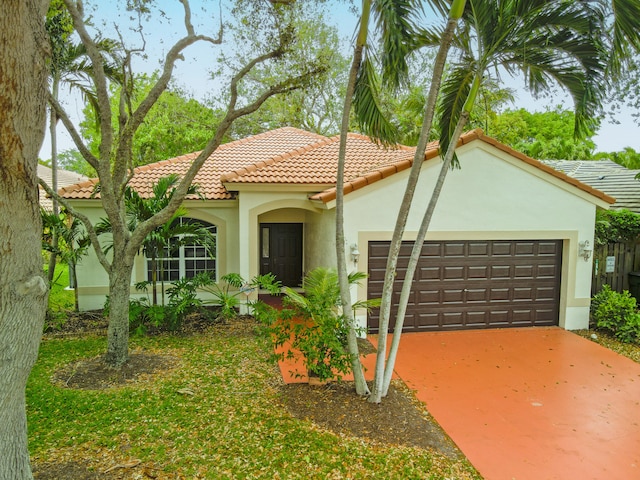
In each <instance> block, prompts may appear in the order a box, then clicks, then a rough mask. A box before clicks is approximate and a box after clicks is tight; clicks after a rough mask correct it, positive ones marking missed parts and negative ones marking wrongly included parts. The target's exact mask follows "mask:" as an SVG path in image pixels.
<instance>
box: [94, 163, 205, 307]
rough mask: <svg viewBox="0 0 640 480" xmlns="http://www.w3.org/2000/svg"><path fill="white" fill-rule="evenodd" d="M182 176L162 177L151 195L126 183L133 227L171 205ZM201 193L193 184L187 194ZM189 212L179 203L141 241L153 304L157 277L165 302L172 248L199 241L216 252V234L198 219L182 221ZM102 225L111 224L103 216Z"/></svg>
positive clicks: (128, 209)
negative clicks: (168, 256) (166, 266)
mask: <svg viewBox="0 0 640 480" xmlns="http://www.w3.org/2000/svg"><path fill="white" fill-rule="evenodd" d="M179 181H180V177H179V176H178V175H176V174H170V175H168V176H166V177H162V178H161V179H159V180H158V182H157V183H156V184H155V185H153V187H152V196H151V197H149V198H144V197H142V196H141V195H140V194H139V193H138V192H137V191H135V190H134V189H133V188H131V187H129V186H127V189H126V191H125V208H126V209H127V216H128V219H129V220H128V225H129V229H130V230H131V231H134V230H135V229H136V228H137V227H138V225H139V224H141V223H142V222H145V221H147V220H149V219H150V218H152V217H153V216H154V215H156V214H157V213H159V212H160V211H162V209H164V208H166V207H167V205H169V202H170V201H171V199H172V198H173V196H174V194H175V192H176V185H177V184H178V182H179ZM197 193H198V186H197V185H190V186H189V189H188V190H187V195H194V194H197ZM186 214H187V210H186V208H185V207H184V206H182V205H181V206H180V207H178V209H177V210H176V211H175V212H174V214H173V215H172V216H171V218H170V219H169V220H168V221H167V222H165V223H163V224H162V225H159V226H157V227H156V228H154V229H153V230H152V231H151V232H149V234H147V236H146V237H145V239H144V241H143V242H142V251H143V253H144V254H145V257H146V258H147V259H148V260H149V262H150V269H149V270H150V272H151V280H150V281H151V285H152V291H153V297H152V300H153V305H157V304H158V288H157V284H158V278H159V279H160V281H161V284H162V291H161V298H162V303H163V304H164V281H165V275H164V268H163V266H164V259H165V258H166V257H165V255H166V254H167V253H168V252H169V251H170V250H172V249H176V248H180V247H181V246H182V245H187V244H193V243H196V244H199V245H202V246H204V247H205V248H206V250H207V252H208V254H209V255H211V256H212V257H213V255H215V251H216V250H215V236H214V235H212V233H211V232H210V231H209V230H208V229H207V228H205V227H204V226H203V225H202V224H200V223H198V222H197V221H189V222H186V221H181V220H180V219H181V217H184V216H185V215H186ZM103 222H104V223H103V225H108V224H109V222H108V219H104V220H103Z"/></svg>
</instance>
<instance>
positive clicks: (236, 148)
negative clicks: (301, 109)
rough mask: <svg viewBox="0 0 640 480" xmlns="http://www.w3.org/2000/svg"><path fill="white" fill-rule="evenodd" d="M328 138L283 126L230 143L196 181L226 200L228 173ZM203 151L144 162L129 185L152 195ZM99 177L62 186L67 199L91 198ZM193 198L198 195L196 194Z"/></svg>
mask: <svg viewBox="0 0 640 480" xmlns="http://www.w3.org/2000/svg"><path fill="white" fill-rule="evenodd" d="M325 140H326V137H323V136H321V135H317V134H315V133H311V132H305V131H303V130H299V129H297V128H292V127H284V128H279V129H277V130H271V131H269V132H265V133H261V134H259V135H254V136H251V137H247V138H244V139H242V140H236V141H234V142H229V143H226V144H224V145H221V146H220V147H218V149H217V150H216V151H215V152H214V153H213V154H212V155H211V156H210V157H209V158H208V159H207V161H206V162H205V163H204V165H203V166H202V168H201V169H200V171H199V172H198V175H196V178H195V180H194V183H195V184H197V185H199V186H200V194H201V195H203V196H204V197H205V198H207V199H209V200H227V199H230V198H233V194H232V193H231V192H229V191H227V189H225V188H224V186H223V185H222V183H221V181H220V178H221V177H222V175H223V174H224V173H225V172H230V171H235V170H238V169H241V168H242V167H245V166H247V167H249V166H251V165H254V164H256V163H259V162H261V161H264V160H269V159H271V158H276V157H278V156H282V155H287V154H289V153H290V152H291V151H294V150H296V149H299V148H302V147H305V146H307V145H311V144H314V143H318V142H322V141H325ZM199 153H200V152H194V153H189V154H187V155H182V156H180V157H176V158H172V159H170V160H165V161H162V162H157V163H153V164H150V165H145V166H142V167H138V168H136V169H135V173H134V176H133V178H132V179H131V182H130V185H131V186H132V187H133V188H135V189H136V191H137V192H138V193H139V194H140V195H142V196H143V197H148V196H150V195H151V192H152V188H153V185H154V184H155V183H157V181H158V180H159V179H160V178H162V177H166V176H167V175H169V174H171V173H177V174H178V175H183V174H184V173H185V172H186V171H187V170H188V168H189V166H190V165H191V162H192V161H193V160H194V159H195V158H196V157H197V156H198V154H199ZM97 182H98V180H97V179H91V180H89V181H87V182H83V183H80V184H76V185H73V186H71V187H66V188H62V189H61V190H60V192H61V194H62V196H63V197H65V198H72V199H88V198H91V195H92V194H93V191H94V188H95V185H96V183H97ZM193 198H198V197H196V196H194V197H193Z"/></svg>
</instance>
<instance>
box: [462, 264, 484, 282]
mask: <svg viewBox="0 0 640 480" xmlns="http://www.w3.org/2000/svg"><path fill="white" fill-rule="evenodd" d="M467 278H480V279H484V280H486V279H487V278H489V267H487V266H473V265H472V266H469V267H467Z"/></svg>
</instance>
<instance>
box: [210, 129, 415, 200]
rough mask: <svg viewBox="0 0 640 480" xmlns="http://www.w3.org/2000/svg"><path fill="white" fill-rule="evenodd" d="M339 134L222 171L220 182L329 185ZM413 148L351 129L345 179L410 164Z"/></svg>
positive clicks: (336, 157) (334, 179)
mask: <svg viewBox="0 0 640 480" xmlns="http://www.w3.org/2000/svg"><path fill="white" fill-rule="evenodd" d="M339 146H340V137H332V138H328V139H326V140H324V141H321V142H317V143H315V144H313V145H307V146H306V147H303V148H299V149H297V150H295V151H292V152H290V153H289V154H287V155H281V156H278V157H275V158H271V159H269V160H268V161H266V162H260V163H259V164H256V165H251V166H249V167H245V168H242V169H240V170H236V171H234V172H230V173H227V174H225V175H223V177H222V182H223V183H225V184H227V186H228V188H230V189H232V188H233V187H232V184H237V183H260V184H269V183H286V184H304V185H332V184H335V182H336V170H337V167H338V149H339ZM413 152H414V149H413V148H409V147H404V146H399V147H397V148H394V149H386V148H383V147H379V146H378V145H376V144H375V143H373V142H372V141H371V140H370V139H369V137H365V136H363V135H358V134H355V133H350V134H348V137H347V157H346V161H345V179H347V181H348V180H350V179H356V178H360V177H362V176H365V175H367V174H368V173H369V172H371V171H373V170H385V169H387V170H390V171H393V173H395V172H396V171H399V170H401V169H402V168H404V165H405V164H408V165H411V160H412V158H413Z"/></svg>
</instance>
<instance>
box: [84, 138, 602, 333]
mask: <svg viewBox="0 0 640 480" xmlns="http://www.w3.org/2000/svg"><path fill="white" fill-rule="evenodd" d="M458 157H459V159H460V164H461V167H462V168H461V169H457V170H452V171H450V172H449V174H448V177H447V180H446V182H445V185H444V189H443V192H442V196H441V198H440V200H439V203H438V206H437V208H436V211H435V214H434V218H433V221H432V224H431V227H430V229H429V233H428V235H427V239H428V240H474V239H478V240H517V239H530V240H541V239H560V240H562V241H563V263H562V274H561V275H562V277H561V293H560V295H561V301H560V325H561V326H563V327H565V328H568V329H575V328H585V327H586V326H587V325H588V310H589V301H590V288H591V259H588V260H587V261H585V260H584V259H582V258H581V257H579V256H578V243H579V242H582V241H585V240H589V242H590V243H591V244H593V234H594V231H593V229H594V218H595V210H596V206H601V207H603V208H606V207H607V205H606V204H605V203H604V202H603V201H601V200H598V199H596V198H595V197H592V196H591V195H589V194H588V193H586V192H584V191H582V190H580V189H578V188H576V187H574V186H572V185H569V184H568V183H566V182H564V181H562V180H560V179H558V178H556V177H554V176H552V175H550V174H548V173H545V172H544V171H542V170H540V169H539V168H536V167H535V166H532V165H528V164H526V163H525V162H523V161H521V160H519V159H516V158H514V157H512V156H511V155H509V154H507V153H505V152H503V151H502V150H499V149H497V148H495V147H493V146H491V145H489V144H487V143H485V142H482V141H473V142H471V143H470V144H468V145H465V146H463V147H461V148H460V149H458ZM440 166H441V162H440V160H439V159H433V160H430V161H428V162H426V163H425V164H424V166H423V173H422V176H421V179H420V182H419V184H418V188H417V193H416V199H415V202H414V207H413V209H412V210H411V213H410V216H409V220H408V225H407V229H406V233H405V239H406V240H413V239H415V236H416V232H417V230H418V227H419V223H420V221H421V219H422V215H423V212H424V209H425V208H426V203H427V202H428V201H429V198H430V196H431V192H432V190H433V186H434V184H435V181H436V177H437V175H438V173H439V170H440ZM408 173H409V172H408V171H404V172H401V173H398V174H396V175H392V176H390V177H388V178H386V179H383V180H380V181H378V182H376V183H375V184H373V185H371V186H368V187H365V188H362V189H359V190H356V191H354V192H352V193H349V194H348V195H346V197H345V201H346V202H345V236H346V250H347V257H348V261H349V267H350V268H349V269H350V270H356V269H357V270H360V271H364V272H366V271H367V269H368V265H367V242H368V241H370V240H390V239H391V235H392V231H393V228H394V225H395V218H396V214H397V211H398V207H399V204H400V201H401V199H402V195H403V191H404V185H405V184H406V179H407V176H408ZM230 188H231V189H235V188H237V189H238V197H237V200H233V201H224V202H202V201H189V202H186V204H185V205H186V207H187V209H188V212H189V213H188V216H190V217H193V218H197V219H201V220H204V221H207V222H209V223H212V224H215V225H217V227H218V251H217V258H218V262H217V269H218V277H219V276H221V275H224V274H226V273H229V272H237V273H240V274H241V275H242V276H243V277H244V278H247V279H249V278H252V277H254V276H255V275H257V274H258V273H259V254H260V252H259V247H260V239H259V235H258V233H259V225H260V223H287V222H294V223H302V224H303V225H304V228H303V236H304V237H303V242H304V257H303V270H304V272H307V271H309V270H311V269H313V268H315V267H318V266H327V267H335V264H336V256H335V227H334V222H335V208H334V207H335V202H330V203H329V204H327V205H324V204H321V203H319V202H314V201H310V200H309V199H308V196H309V195H310V194H312V193H316V192H318V191H322V190H324V189H325V188H326V186H315V187H313V186H312V187H308V186H307V187H304V186H299V187H298V186H284V185H256V184H251V185H239V186H237V187H236V186H233V187H230ZM75 206H76V207H77V208H78V209H79V210H81V211H82V212H83V213H85V214H86V215H88V216H89V218H91V219H92V220H93V221H97V220H98V219H99V218H101V217H104V212H103V210H102V209H101V206H100V203H99V202H96V201H86V200H85V201H78V202H77V204H76V205H75ZM353 244H356V245H357V246H358V249H359V251H360V260H359V263H358V264H357V265H354V264H353V263H352V262H351V256H350V254H349V251H350V246H351V245H353ZM145 275H146V273H145V262H144V258H142V257H141V256H140V257H139V258H138V259H137V260H136V265H135V268H134V276H133V278H132V285H133V283H135V282H139V281H142V280H145ZM78 279H79V285H80V308H81V309H83V310H86V309H94V308H101V307H102V306H103V304H104V299H105V295H106V294H107V293H108V289H107V285H108V277H107V274H106V272H105V271H104V269H103V268H102V266H101V265H100V264H99V262H98V261H97V258H96V257H95V255H90V256H88V257H85V258H84V259H83V260H82V262H81V263H80V265H79V267H78ZM131 290H132V296H136V295H137V293H136V292H135V289H133V287H132V289H131ZM254 296H255V294H254ZM352 296H353V298H356V297H357V298H360V299H364V298H366V296H367V290H366V282H364V283H363V285H361V286H360V287H359V288H357V290H356V289H354V291H353V294H352ZM358 320H359V322H360V324H361V325H362V326H366V316H365V315H364V314H360V315H359V316H358Z"/></svg>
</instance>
